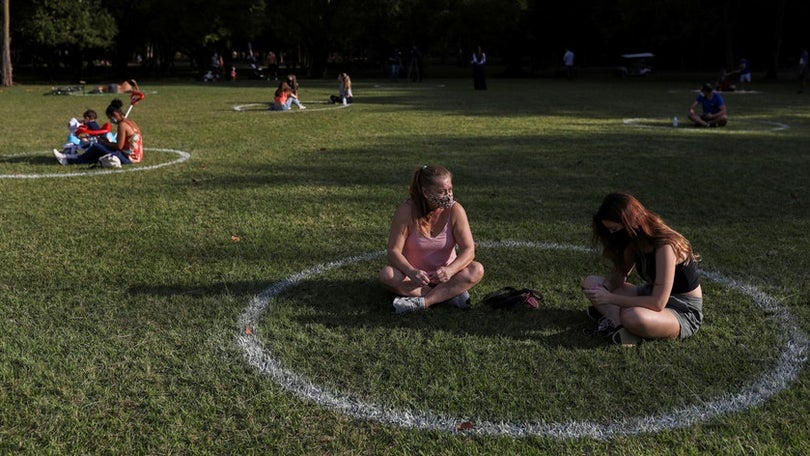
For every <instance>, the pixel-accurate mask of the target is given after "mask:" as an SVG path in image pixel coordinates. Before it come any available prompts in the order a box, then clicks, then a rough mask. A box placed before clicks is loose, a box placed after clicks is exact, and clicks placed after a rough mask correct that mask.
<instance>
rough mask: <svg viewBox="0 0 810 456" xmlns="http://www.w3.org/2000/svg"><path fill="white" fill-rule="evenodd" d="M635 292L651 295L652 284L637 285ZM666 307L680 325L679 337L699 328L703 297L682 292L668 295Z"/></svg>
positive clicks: (693, 332)
mask: <svg viewBox="0 0 810 456" xmlns="http://www.w3.org/2000/svg"><path fill="white" fill-rule="evenodd" d="M636 294H637V295H639V296H650V295H652V284H649V283H648V284H644V285H639V286H638V287H636ZM666 309H667V310H668V311H670V312H672V315H674V316H675V318H677V319H678V323H680V325H681V331H680V334H679V336H678V337H679V338H681V339H685V338H687V337H689V336H692V335H694V334H695V333H696V332H698V329H700V324H701V323H702V322H703V298H696V297H694V296H688V295H683V294H674V295H670V296H669V300H668V301H667V306H666Z"/></svg>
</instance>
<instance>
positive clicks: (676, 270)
mask: <svg viewBox="0 0 810 456" xmlns="http://www.w3.org/2000/svg"><path fill="white" fill-rule="evenodd" d="M592 236H593V241H594V243H600V244H601V245H602V255H603V256H604V257H605V258H607V259H608V260H609V261H610V262H611V263H612V264H613V269H612V271H611V273H610V275H609V276H607V277H602V276H588V277H586V278H585V279H583V280H582V290H583V292H584V293H585V296H586V297H587V298H588V301H590V303H591V307H589V308H588V316H589V317H591V318H593V319H598V320H599V326H598V329H597V331H598V332H599V333H602V334H609V335H610V336H611V339H612V341H613V342H614V343H616V344H618V345H625V346H630V345H636V344H638V343H639V342H641V340H642V339H684V338H686V337H689V336H692V335H694V334H695V333H696V332H697V331H698V329H699V328H700V325H701V323H702V321H703V292H702V290H701V288H700V281H699V278H698V270H697V262H698V257H697V255H695V253H694V252H693V251H692V246H691V244H690V243H689V241H688V240H687V239H686V238H685V237H684V236H683V235H681V234H680V233H678V232H677V231H675V230H673V229H672V228H670V227H669V226H667V225H666V224H665V223H664V222H663V220H661V218H660V217H659V216H658V215H656V214H655V213H653V212H651V211H649V210H647V209H646V208H645V207H644V206H643V205H642V204H641V202H639V201H638V200H637V199H636V198H635V197H634V196H632V195H629V194H627V193H611V194H609V195H607V196H606V197H605V198H604V200H603V201H602V204H601V205H600V206H599V209H598V210H597V211H596V213H595V214H594V215H593V220H592ZM633 269H635V271H636V273H637V274H638V275H639V276H640V277H641V278H642V279H643V280H644V282H645V283H644V284H643V285H639V286H636V285H633V284H631V283H629V282H627V277H628V276H629V275H630V273H631V272H632V271H633Z"/></svg>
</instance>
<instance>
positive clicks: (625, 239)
mask: <svg viewBox="0 0 810 456" xmlns="http://www.w3.org/2000/svg"><path fill="white" fill-rule="evenodd" d="M605 220H608V221H611V222H614V223H618V224H620V225H622V228H623V230H621V231H619V232H618V233H616V234H613V233H610V231H609V230H608V229H607V228H606V227H605V225H604V224H603V223H602V222H603V221H605ZM622 231H623V233H622ZM592 234H593V243H594V244H597V243H601V244H602V248H603V249H602V255H603V256H604V257H605V258H608V259H609V260H611V261H612V262H613V264H615V265H622V266H626V265H625V257H624V251H625V249H626V248H627V246H628V245H630V246H632V249H633V253H634V255H635V256H643V255H644V248H645V247H647V246H652V247H653V248H658V247H661V246H663V245H670V246H672V249H673V250H674V251H675V256H676V257H677V258H678V262H686V263H688V262H690V261H697V260H698V257H697V255H696V254H695V253H694V252H693V251H692V245H691V244H690V243H689V241H688V240H687V239H686V238H685V237H684V236H683V235H682V234H680V233H678V232H677V231H675V230H673V229H672V228H670V227H669V226H667V224H666V223H664V221H663V220H662V219H661V217H659V216H658V215H657V214H656V213H654V212H652V211H650V210H648V209H647V208H646V207H644V205H643V204H641V202H640V201H639V200H638V199H636V198H635V197H634V196H633V195H630V194H628V193H611V194H609V195H607V196H606V197H605V199H604V200H603V201H602V204H601V205H600V206H599V209H598V210H597V211H596V213H595V214H594V215H593V222H592Z"/></svg>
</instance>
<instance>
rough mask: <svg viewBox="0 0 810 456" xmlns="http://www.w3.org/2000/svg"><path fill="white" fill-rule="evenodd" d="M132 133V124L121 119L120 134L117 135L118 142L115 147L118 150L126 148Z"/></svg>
mask: <svg viewBox="0 0 810 456" xmlns="http://www.w3.org/2000/svg"><path fill="white" fill-rule="evenodd" d="M131 133H132V125H130V124H129V123H128V122H125V121H123V120H122V121H120V123H119V124H118V135H117V136H116V138H115V139H116V141H117V142H118V143H117V144H116V145H115V147H116V148H117V149H118V150H124V148H126V146H127V137H129V136H130V134H131Z"/></svg>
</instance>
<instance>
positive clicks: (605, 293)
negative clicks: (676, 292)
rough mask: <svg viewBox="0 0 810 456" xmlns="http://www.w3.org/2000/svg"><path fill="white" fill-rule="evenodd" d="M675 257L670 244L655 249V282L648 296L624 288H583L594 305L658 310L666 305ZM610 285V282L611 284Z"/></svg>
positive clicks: (670, 289) (673, 276) (672, 280)
mask: <svg viewBox="0 0 810 456" xmlns="http://www.w3.org/2000/svg"><path fill="white" fill-rule="evenodd" d="M676 262H677V258H676V257H675V251H674V250H673V249H672V246H670V245H666V246H663V247H659V248H658V249H656V251H655V271H656V273H655V275H656V278H655V283H654V284H652V285H653V289H652V294H651V295H650V296H637V295H626V294H624V293H622V292H621V291H622V290H624V289H625V288H622V287H619V288H611V289H610V290H616V291H617V292H616V293H613V292H612V291H610V290H608V289H607V288H593V289H587V290H585V294H586V295H587V296H588V299H589V300H590V301H591V302H592V303H593V304H594V305H603V304H613V305H617V306H619V307H644V308H647V309H651V310H655V311H658V312H660V311H661V310H663V309H664V307H666V305H667V301H669V295H670V293H671V292H672V283H673V282H674V281H675V264H676ZM611 286H612V284H611Z"/></svg>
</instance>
